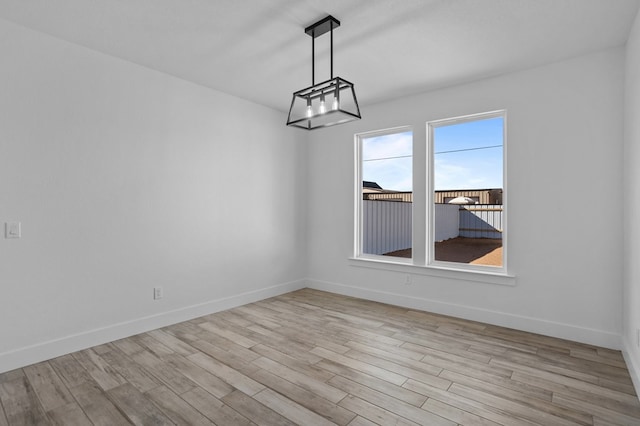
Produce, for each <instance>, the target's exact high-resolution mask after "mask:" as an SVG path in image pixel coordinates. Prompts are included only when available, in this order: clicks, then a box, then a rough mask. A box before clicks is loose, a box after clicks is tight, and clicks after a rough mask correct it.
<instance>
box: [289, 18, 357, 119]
mask: <svg viewBox="0 0 640 426" xmlns="http://www.w3.org/2000/svg"><path fill="white" fill-rule="evenodd" d="M339 26H340V21H338V20H337V19H336V18H334V17H333V16H331V15H329V16H327V17H326V18H323V19H321V20H320V21H318V22H316V23H315V24H313V25H310V26H309V27H307V28H305V30H304V32H305V33H306V34H307V35H309V36H311V86H309V87H307V88H305V89H302V90H298V91H297V92H294V93H293V99H292V100H291V107H290V108H289V115H288V118H287V126H294V127H299V128H301V129H305V130H314V129H319V128H322V127H329V126H335V125H336V124H342V123H347V122H349V121H354V120H359V119H360V118H362V117H361V116H360V107H359V105H358V99H357V98H356V92H355V89H354V87H353V83H351V82H349V81H347V80H345V79H343V78H341V77H334V76H333V30H334V28H337V27H339ZM327 32H330V34H331V52H330V57H331V62H330V68H331V70H330V71H331V78H330V79H329V80H325V81H323V82H321V83H318V84H316V82H315V39H316V37H319V36H321V35H323V34H325V33H327ZM326 98H329V99H332V106H331V107H330V108H327V107H326V103H325V99H326ZM315 101H318V102H319V106H318V108H317V109H315V110H314V109H313V105H314V102H315ZM296 110H300V112H298V113H296Z"/></svg>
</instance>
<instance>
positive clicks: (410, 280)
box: [404, 274, 413, 285]
mask: <svg viewBox="0 0 640 426" xmlns="http://www.w3.org/2000/svg"><path fill="white" fill-rule="evenodd" d="M412 282H413V278H412V277H411V275H410V274H407V276H406V277H405V278H404V285H411V283H412Z"/></svg>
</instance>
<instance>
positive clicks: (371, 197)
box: [356, 128, 413, 258]
mask: <svg viewBox="0 0 640 426" xmlns="http://www.w3.org/2000/svg"><path fill="white" fill-rule="evenodd" d="M356 142H357V147H358V148H357V152H358V154H357V156H358V158H359V161H358V163H359V167H358V172H359V173H358V178H357V188H356V192H357V194H358V203H357V206H358V208H357V210H358V212H359V214H358V217H359V219H358V228H359V232H358V236H359V238H358V241H357V244H356V245H357V247H356V252H357V253H358V254H359V255H381V256H391V257H400V258H411V247H412V244H411V241H412V216H413V208H412V206H413V192H412V188H413V172H412V169H413V165H412V162H413V132H412V131H411V129H410V128H400V129H392V130H387V131H380V132H371V133H366V134H360V135H358V136H356Z"/></svg>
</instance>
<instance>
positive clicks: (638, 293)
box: [623, 12, 640, 391]
mask: <svg viewBox="0 0 640 426" xmlns="http://www.w3.org/2000/svg"><path fill="white" fill-rule="evenodd" d="M626 52H627V61H626V73H625V78H626V80H625V126H624V130H625V134H624V140H625V143H624V182H625V185H624V198H625V209H624V231H625V232H624V282H623V311H624V330H623V331H624V334H623V340H624V354H625V359H626V361H627V365H628V367H629V370H630V372H631V376H632V378H633V380H634V384H635V386H636V389H637V390H638V391H640V347H639V346H640V343H639V342H638V339H639V338H640V336H638V333H640V331H638V330H640V261H638V259H640V167H639V166H638V165H639V164H640V120H639V117H640V12H638V16H636V20H635V24H634V26H633V29H632V31H631V34H630V36H629V40H628V41H627V50H626Z"/></svg>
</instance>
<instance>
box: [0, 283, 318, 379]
mask: <svg viewBox="0 0 640 426" xmlns="http://www.w3.org/2000/svg"><path fill="white" fill-rule="evenodd" d="M304 287H306V282H305V281H303V280H299V281H292V282H288V283H283V284H278V285H275V286H271V287H267V288H262V289H258V290H254V291H248V292H245V293H240V294H236V295H233V296H229V297H224V298H221V299H215V300H210V301H208V302H204V303H199V304H197V305H192V306H186V307H184V308H179V309H175V310H172V311H168V312H162V313H159V314H156V315H151V316H147V317H144V318H138V319H135V320H132V321H126V322H121V323H118V324H113V325H110V326H108V327H103V328H99V329H95V330H91V331H87V332H83V333H78V334H74V335H70V336H65V337H62V338H59V339H53V340H50V341H47V342H43V343H39V344H36V345H32V346H27V347H23V348H19V349H16V350H12V351H8V352H4V353H0V373H3V372H6V371H11V370H14V369H16V368H21V367H25V366H27V365H31V364H34V363H37V362H41V361H46V360H48V359H52V358H55V357H58V356H61V355H65V354H68V353H71V352H75V351H79V350H82V349H86V348H90V347H92V346H96V345H101V344H103V343H107V342H112V341H114V340H118V339H122V338H125V337H128V336H133V335H135V334H139V333H144V332H146V331H149V330H155V329H157V328H161V327H166V326H168V325H171V324H176V323H179V322H182V321H188V320H190V319H193V318H197V317H200V316H203V315H208V314H211V313H214V312H219V311H223V310H226V309H231V308H235V307H236V306H241V305H246V304H247V303H252V302H256V301H259V300H263V299H267V298H269V297H273V296H278V295H280V294H284V293H288V292H290V291H295V290H299V289H301V288H304Z"/></svg>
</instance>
